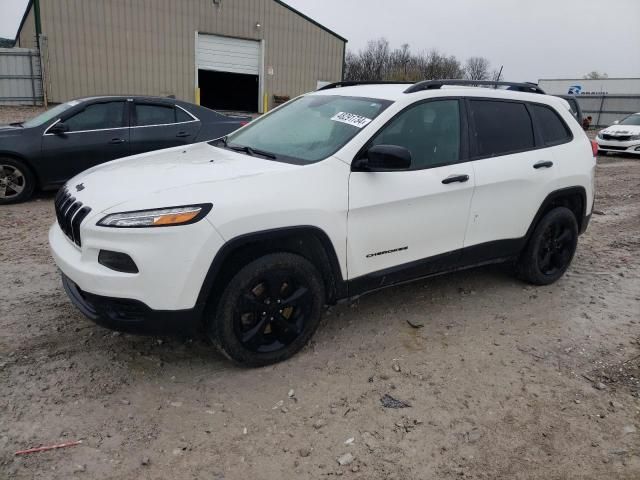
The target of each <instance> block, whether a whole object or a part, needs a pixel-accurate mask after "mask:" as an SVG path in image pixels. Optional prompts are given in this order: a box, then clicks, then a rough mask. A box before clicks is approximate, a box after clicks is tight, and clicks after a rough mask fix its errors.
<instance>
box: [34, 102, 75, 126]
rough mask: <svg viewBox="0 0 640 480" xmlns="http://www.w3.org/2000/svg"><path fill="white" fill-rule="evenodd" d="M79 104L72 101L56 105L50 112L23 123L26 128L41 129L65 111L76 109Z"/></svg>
mask: <svg viewBox="0 0 640 480" xmlns="http://www.w3.org/2000/svg"><path fill="white" fill-rule="evenodd" d="M78 103H79V102H76V101H71V102H67V103H61V104H60V105H56V106H55V107H53V108H52V109H50V110H47V111H46V112H44V113H41V114H40V115H38V116H37V117H33V118H32V119H31V120H27V121H26V122H24V123H23V126H24V127H27V128H31V127H39V126H40V125H44V124H45V123H47V122H48V121H49V120H52V119H54V118H56V117H58V116H60V115H61V114H62V112H64V111H65V110H68V109H70V108H71V107H75V106H76V105H78Z"/></svg>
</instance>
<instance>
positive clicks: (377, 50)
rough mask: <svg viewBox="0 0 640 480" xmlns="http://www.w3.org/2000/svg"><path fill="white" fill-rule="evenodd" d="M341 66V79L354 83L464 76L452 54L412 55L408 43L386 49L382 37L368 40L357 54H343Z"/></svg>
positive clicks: (386, 46) (386, 42)
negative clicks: (343, 67) (365, 45)
mask: <svg viewBox="0 0 640 480" xmlns="http://www.w3.org/2000/svg"><path fill="white" fill-rule="evenodd" d="M345 63H346V65H345V79H346V80H355V81H365V80H390V81H406V82H417V81H420V80H425V79H426V80H431V79H442V78H462V77H463V76H464V69H463V68H462V65H461V64H460V61H459V60H458V59H457V58H456V57H455V56H453V55H452V56H448V57H447V56H446V55H443V54H441V53H439V52H438V51H437V50H431V51H429V52H428V53H420V54H414V53H412V52H411V48H410V47H409V45H408V44H404V45H402V46H401V47H400V48H397V49H395V50H390V48H389V42H388V41H387V40H386V39H384V38H380V39H378V40H373V41H370V42H369V43H368V44H367V47H366V48H365V49H364V50H360V51H359V52H358V53H353V52H347V55H346V57H345Z"/></svg>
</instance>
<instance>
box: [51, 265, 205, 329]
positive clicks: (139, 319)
mask: <svg viewBox="0 0 640 480" xmlns="http://www.w3.org/2000/svg"><path fill="white" fill-rule="evenodd" d="M62 286H63V287H64V290H65V292H67V295H68V296H69V299H70V300H71V302H72V303H73V304H74V305H75V306H76V307H77V308H78V310H80V312H82V313H83V314H84V315H85V316H86V317H87V318H89V319H90V320H92V321H94V322H95V323H97V324H98V325H101V326H103V327H106V328H109V329H111V330H118V331H120V332H127V333H137V334H148V335H171V334H180V335H189V334H192V333H195V332H197V330H198V327H199V326H200V325H201V319H202V310H201V309H200V308H198V307H196V308H193V309H190V310H169V311H161V310H153V309H151V308H149V307H148V306H147V305H145V304H144V303H142V302H139V301H137V300H130V299H124V298H110V297H103V296H100V295H93V294H90V293H87V292H83V291H82V290H81V289H80V288H79V287H78V285H76V284H75V283H73V281H72V280H71V279H70V278H69V277H67V276H66V275H65V274H64V273H63V274H62Z"/></svg>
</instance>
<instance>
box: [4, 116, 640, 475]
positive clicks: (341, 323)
mask: <svg viewBox="0 0 640 480" xmlns="http://www.w3.org/2000/svg"><path fill="white" fill-rule="evenodd" d="M0 119H1V118H0ZM14 119H15V117H14ZM597 180H598V198H597V205H596V208H597V214H596V215H594V217H593V219H592V222H591V225H590V227H589V230H588V231H587V233H586V234H585V235H584V236H582V237H581V238H580V244H579V248H578V252H577V256H576V259H575V261H574V264H573V266H572V268H571V269H570V271H569V272H568V273H567V275H566V276H565V277H564V278H563V279H561V280H560V281H559V282H558V283H556V284H555V285H552V286H548V287H531V286H528V285H525V284H523V283H521V282H519V281H517V280H515V279H514V278H513V277H512V276H511V275H510V274H509V271H508V269H506V268H504V267H489V268H482V269H477V270H473V271H467V272H462V273H457V274H451V275H447V276H442V277H438V278H434V279H430V280H426V281H420V282H417V283H414V284H411V285H406V286H402V287H396V288H392V289H389V290H386V291H384V292H380V293H376V294H372V295H369V296H365V297H363V298H361V299H360V300H359V301H357V302H355V303H352V304H344V305H340V306H337V307H334V308H331V309H329V310H328V311H327V312H326V314H325V316H324V319H323V322H322V325H321V327H320V329H319V331H318V333H317V334H316V336H315V338H314V340H313V341H312V342H311V344H310V345H309V346H308V347H307V348H305V349H304V350H303V351H302V352H301V353H300V354H299V355H297V356H296V357H295V358H293V359H292V360H290V361H288V362H285V363H282V364H279V365H276V366H272V367H267V368H262V369H256V370H242V369H238V368H236V367H234V366H232V365H230V364H229V363H228V362H226V361H225V360H223V359H222V358H221V357H219V356H218V355H216V354H215V353H214V352H213V351H212V349H211V348H210V347H209V346H208V344H207V343H206V342H204V341H203V340H202V339H200V338H196V339H193V340H177V339H172V338H147V337H136V336H129V335H121V334H117V333H112V332H110V331H107V330H105V329H102V328H100V327H98V326H96V325H94V324H92V323H91V322H89V321H88V320H86V319H85V318H83V317H82V316H81V315H80V314H79V313H78V312H77V311H76V310H75V309H74V308H73V307H72V306H71V305H70V303H69V301H68V300H67V298H66V296H65V294H64V292H63V290H62V288H61V285H60V280H59V278H58V274H57V272H56V268H55V267H54V265H53V262H52V260H51V257H50V255H49V252H48V247H47V229H48V227H49V225H50V224H51V223H52V222H53V218H54V217H53V205H52V203H53V202H52V199H53V195H52V194H43V195H40V196H38V197H37V198H36V199H35V200H33V201H31V202H29V203H26V204H22V205H14V206H9V207H2V208H0V245H1V247H2V248H1V249H0V291H2V293H3V294H2V296H1V297H0V298H1V300H0V385H1V386H2V387H1V388H2V390H1V391H2V395H0V478H3V479H4V478H12V479H32V478H39V479H68V478H96V479H97V478H99V479H122V478H127V479H129V478H140V479H218V480H220V479H246V478H259V479H261V480H269V479H274V480H275V479H282V478H334V476H343V477H345V478H353V479H363V480H364V479H367V480H370V479H380V480H382V479H398V480H401V479H402V480H404V479H427V478H430V479H431V478H438V479H454V478H470V479H486V480H494V479H525V478H526V479H541V480H542V479H544V480H549V479H566V478H580V479H594V480H596V479H598V480H600V479H605V478H606V479H636V480H637V479H638V478H640V384H639V381H638V379H639V378H640V338H639V337H640V328H639V327H640V257H639V255H638V254H639V253H640V240H639V238H640V161H638V160H634V159H631V158H627V157H611V156H609V157H606V158H600V159H599V165H598V169H597ZM409 322H411V323H412V324H413V325H423V328H413V327H412V326H411V325H410V324H409ZM385 395H390V396H391V397H393V398H395V399H397V400H400V401H403V402H406V403H407V404H408V405H409V406H408V407H406V408H401V409H392V408H385V407H384V406H383V404H382V401H381V400H382V399H383V398H384V400H385V402H387V401H388V400H389V399H388V398H387V397H384V396H385ZM391 403H393V402H391ZM72 440H82V444H81V445H78V446H74V447H69V448H64V449H59V450H54V451H48V452H42V453H34V454H30V455H24V456H15V455H14V452H15V451H17V450H20V449H23V448H28V447H32V446H39V445H50V444H56V443H60V442H67V441H72ZM340 463H342V465H341V464H340Z"/></svg>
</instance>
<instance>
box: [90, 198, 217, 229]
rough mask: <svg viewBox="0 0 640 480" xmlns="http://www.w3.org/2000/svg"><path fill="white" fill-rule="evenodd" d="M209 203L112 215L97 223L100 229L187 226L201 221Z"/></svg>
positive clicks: (208, 210)
mask: <svg viewBox="0 0 640 480" xmlns="http://www.w3.org/2000/svg"><path fill="white" fill-rule="evenodd" d="M211 207H212V205H211V204H210V203H206V204H202V205H186V206H184V207H168V208H158V209H154V210H138V211H136V212H122V213H112V214H111V215H107V216H106V217H104V218H103V219H102V220H100V221H99V222H98V225H100V226H102V227H116V228H144V227H172V226H178V225H189V224H191V223H195V222H198V221H200V220H202V219H203V218H204V217H205V216H206V215H207V213H209V212H210V211H211Z"/></svg>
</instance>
